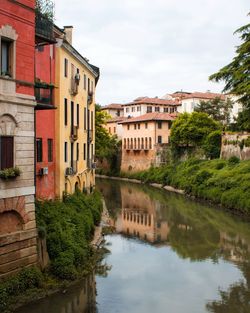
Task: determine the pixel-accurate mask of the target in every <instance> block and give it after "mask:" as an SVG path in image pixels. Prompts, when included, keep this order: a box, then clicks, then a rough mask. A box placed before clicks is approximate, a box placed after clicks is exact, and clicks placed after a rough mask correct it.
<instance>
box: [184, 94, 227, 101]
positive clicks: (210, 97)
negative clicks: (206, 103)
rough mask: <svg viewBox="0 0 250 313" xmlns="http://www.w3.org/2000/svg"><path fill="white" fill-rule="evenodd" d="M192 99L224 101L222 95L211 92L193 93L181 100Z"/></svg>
mask: <svg viewBox="0 0 250 313" xmlns="http://www.w3.org/2000/svg"><path fill="white" fill-rule="evenodd" d="M192 98H196V99H201V100H202V99H208V100H212V99H215V98H220V99H222V100H225V99H226V97H225V95H224V94H221V93H213V92H193V93H191V94H190V95H187V96H185V97H184V98H183V99H192Z"/></svg>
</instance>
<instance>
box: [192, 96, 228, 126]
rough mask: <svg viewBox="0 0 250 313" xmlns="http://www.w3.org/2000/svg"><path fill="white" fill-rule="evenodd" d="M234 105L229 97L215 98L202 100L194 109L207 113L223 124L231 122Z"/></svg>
mask: <svg viewBox="0 0 250 313" xmlns="http://www.w3.org/2000/svg"><path fill="white" fill-rule="evenodd" d="M232 107H233V103H232V101H231V100H230V99H229V98H227V99H226V100H222V99H220V98H215V99H212V100H209V101H200V104H199V105H198V106H196V107H195V109H194V110H195V111H196V112H203V113H207V114H208V115H209V116H210V117H212V118H213V119H214V120H215V121H217V122H221V123H222V124H223V125H228V124H229V123H230V113H231V110H232Z"/></svg>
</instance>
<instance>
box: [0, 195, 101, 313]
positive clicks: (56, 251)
mask: <svg viewBox="0 0 250 313" xmlns="http://www.w3.org/2000/svg"><path fill="white" fill-rule="evenodd" d="M101 211H102V201H101V196H100V194H99V193H97V192H94V193H93V194H91V195H85V194H82V193H80V192H77V193H75V194H74V195H66V196H65V199H64V201H63V202H61V201H45V202H37V203H36V219H37V227H38V235H39V237H40V238H42V239H44V238H46V240H47V248H48V254H49V258H50V263H49V266H48V267H47V268H46V269H45V270H44V271H41V270H40V269H38V268H36V267H32V268H27V269H24V270H22V271H21V272H20V273H19V274H17V275H15V276H13V277H12V278H9V279H7V280H6V281H3V282H1V286H0V312H5V311H6V312H8V311H7V309H8V308H9V307H11V305H12V304H15V305H16V304H17V303H25V302H27V299H29V300H30V299H33V296H34V295H36V297H37V296H39V295H41V294H44V295H46V294H47V293H48V292H49V290H53V289H57V288H59V287H60V286H65V284H66V285H67V284H69V283H70V281H73V280H76V279H79V278H81V277H83V276H84V275H86V274H88V273H89V272H91V271H92V270H93V268H94V265H95V264H94V255H93V251H92V248H91V246H90V240H91V238H92V236H93V234H94V227H95V225H98V224H99V222H100V219H101Z"/></svg>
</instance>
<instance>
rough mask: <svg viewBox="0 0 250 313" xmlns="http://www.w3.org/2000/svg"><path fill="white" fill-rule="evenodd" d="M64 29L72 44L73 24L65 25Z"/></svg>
mask: <svg viewBox="0 0 250 313" xmlns="http://www.w3.org/2000/svg"><path fill="white" fill-rule="evenodd" d="M63 31H64V32H65V37H66V40H67V41H68V43H70V44H71V45H72V31H73V26H64V27H63Z"/></svg>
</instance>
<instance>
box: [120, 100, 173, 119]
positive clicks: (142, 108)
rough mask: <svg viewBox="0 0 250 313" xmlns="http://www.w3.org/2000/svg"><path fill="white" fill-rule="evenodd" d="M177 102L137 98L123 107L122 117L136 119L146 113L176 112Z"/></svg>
mask: <svg viewBox="0 0 250 313" xmlns="http://www.w3.org/2000/svg"><path fill="white" fill-rule="evenodd" d="M178 105H179V102H178V101H176V100H166V99H159V98H157V97H156V98H149V97H139V98H137V99H135V100H134V101H132V102H129V103H127V104H124V105H123V108H124V117H137V116H141V115H144V114H147V113H174V112H177V107H178Z"/></svg>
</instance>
